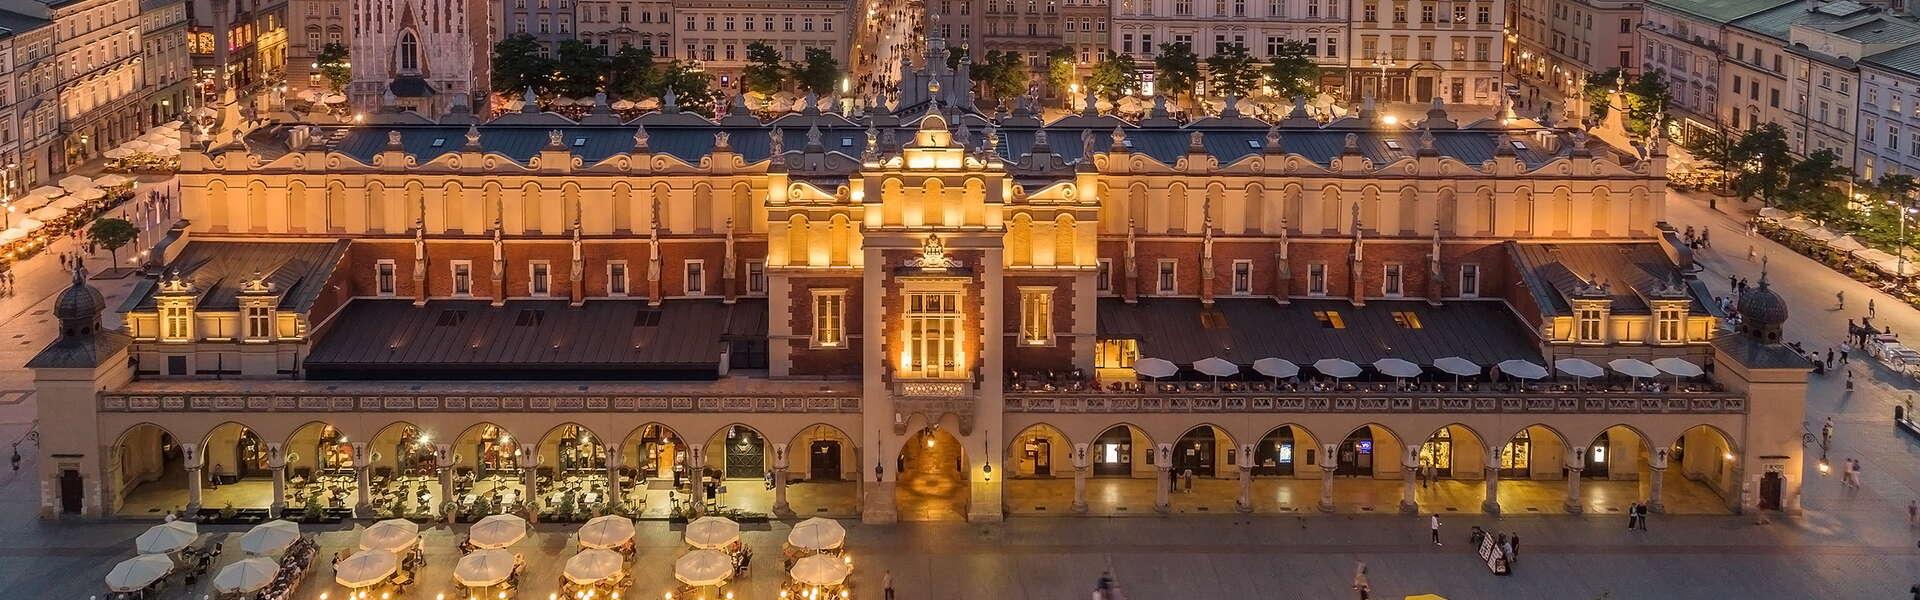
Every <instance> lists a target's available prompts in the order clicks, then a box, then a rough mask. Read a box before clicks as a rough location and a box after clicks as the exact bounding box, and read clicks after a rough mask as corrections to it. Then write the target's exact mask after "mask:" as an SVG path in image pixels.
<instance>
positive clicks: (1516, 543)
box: [1507, 533, 1520, 563]
mask: <svg viewBox="0 0 1920 600" xmlns="http://www.w3.org/2000/svg"><path fill="white" fill-rule="evenodd" d="M1519 560H1520V534H1518V533H1516V534H1513V535H1511V536H1507V562H1508V563H1513V562H1517V561H1519Z"/></svg>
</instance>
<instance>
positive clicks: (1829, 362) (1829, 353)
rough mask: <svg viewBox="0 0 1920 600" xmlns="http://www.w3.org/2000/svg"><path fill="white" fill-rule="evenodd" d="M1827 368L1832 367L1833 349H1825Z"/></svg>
mask: <svg viewBox="0 0 1920 600" xmlns="http://www.w3.org/2000/svg"><path fill="white" fill-rule="evenodd" d="M1827 368H1829V369H1831V368H1833V349H1832V348H1828V349H1827Z"/></svg>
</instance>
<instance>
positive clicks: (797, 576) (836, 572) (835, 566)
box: [789, 554, 853, 585]
mask: <svg viewBox="0 0 1920 600" xmlns="http://www.w3.org/2000/svg"><path fill="white" fill-rule="evenodd" d="M789 573H790V574H792V575H793V580H794V581H798V582H800V583H801V584H802V585H840V584H842V583H845V582H846V581H847V576H848V575H852V574H853V565H850V564H847V561H845V560H842V559H840V558H838V557H835V556H831V555H826V554H815V555H813V556H809V557H806V558H802V559H800V560H797V561H794V563H793V570H792V571H790V572H789Z"/></svg>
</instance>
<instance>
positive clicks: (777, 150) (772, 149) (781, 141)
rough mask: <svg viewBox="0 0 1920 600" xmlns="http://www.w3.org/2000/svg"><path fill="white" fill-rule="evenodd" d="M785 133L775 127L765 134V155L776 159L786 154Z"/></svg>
mask: <svg viewBox="0 0 1920 600" xmlns="http://www.w3.org/2000/svg"><path fill="white" fill-rule="evenodd" d="M786 146H787V132H786V131H785V130H782V129H780V128H779V127H775V128H773V129H771V130H769V131H768V132H767V148H768V150H767V154H768V155H770V156H775V157H778V156H780V155H782V154H786V153H787V149H786Z"/></svg>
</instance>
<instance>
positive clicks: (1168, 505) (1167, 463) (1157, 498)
mask: <svg viewBox="0 0 1920 600" xmlns="http://www.w3.org/2000/svg"><path fill="white" fill-rule="evenodd" d="M1155 451H1156V452H1159V453H1160V460H1158V461H1156V462H1154V465H1153V466H1154V473H1153V479H1154V481H1153V510H1154V512H1159V513H1167V512H1172V511H1173V500H1172V499H1171V498H1169V497H1168V496H1167V494H1168V493H1170V492H1172V491H1173V489H1172V488H1173V481H1172V480H1171V479H1169V478H1168V476H1169V475H1170V474H1172V473H1173V444H1160V447H1159V448H1158V449H1156V450H1155Z"/></svg>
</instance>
